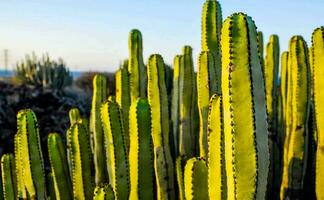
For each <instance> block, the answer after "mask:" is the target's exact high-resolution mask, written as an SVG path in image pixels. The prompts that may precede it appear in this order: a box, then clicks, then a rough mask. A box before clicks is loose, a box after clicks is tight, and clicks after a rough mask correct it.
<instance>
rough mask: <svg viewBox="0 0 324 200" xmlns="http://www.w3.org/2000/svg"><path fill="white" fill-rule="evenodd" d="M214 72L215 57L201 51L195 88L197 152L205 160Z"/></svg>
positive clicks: (213, 89) (214, 80)
mask: <svg viewBox="0 0 324 200" xmlns="http://www.w3.org/2000/svg"><path fill="white" fill-rule="evenodd" d="M215 74H216V71H215V57H214V54H213V53H211V52H209V51H203V52H201V53H200V55H199V61H198V73H197V86H198V107H199V119H200V120H199V121H200V129H199V152H200V157H203V158H207V155H208V143H207V119H208V106H209V100H210V97H211V96H212V95H213V94H216V92H217V78H216V75H215Z"/></svg>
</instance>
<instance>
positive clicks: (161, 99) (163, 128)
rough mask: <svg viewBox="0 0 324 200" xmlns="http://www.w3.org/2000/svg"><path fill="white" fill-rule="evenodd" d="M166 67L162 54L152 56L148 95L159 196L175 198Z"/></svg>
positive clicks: (148, 71)
mask: <svg viewBox="0 0 324 200" xmlns="http://www.w3.org/2000/svg"><path fill="white" fill-rule="evenodd" d="M164 68H165V66H164V62H163V58H162V57H161V56H160V55H157V54H155V55H152V56H150V58H149V61H148V65H147V75H148V84H147V86H148V88H147V96H148V102H149V104H150V106H151V113H152V138H153V145H154V165H155V177H156V183H157V198H158V199H169V198H170V199H174V198H175V197H174V195H175V193H174V169H173V161H172V157H171V152H170V146H169V114H168V113H169V112H168V97H167V92H166V87H165V77H164V75H165V69H164ZM190 100H191V99H190Z"/></svg>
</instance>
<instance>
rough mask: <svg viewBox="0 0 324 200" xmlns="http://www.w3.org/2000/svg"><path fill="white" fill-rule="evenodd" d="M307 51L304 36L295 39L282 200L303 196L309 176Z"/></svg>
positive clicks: (290, 66)
mask: <svg viewBox="0 0 324 200" xmlns="http://www.w3.org/2000/svg"><path fill="white" fill-rule="evenodd" d="M307 51H308V49H307V45H306V42H305V41H304V39H303V38H302V37H301V36H294V37H293V38H292V39H291V40H290V47H289V56H290V57H289V73H290V74H289V78H290V84H291V85H290V87H289V89H288V90H289V91H288V92H289V94H288V95H289V97H288V98H290V100H289V102H290V104H288V107H287V109H288V110H290V111H289V113H290V115H287V116H289V118H288V122H287V123H288V124H287V126H288V130H289V131H287V132H286V133H287V135H286V137H285V146H284V159H283V176H282V177H283V179H282V184H281V192H280V196H281V199H284V198H286V197H289V198H296V195H297V196H299V195H301V194H302V193H301V192H302V189H303V180H304V176H305V172H306V160H305V159H307V158H306V152H305V151H306V149H307V143H308V142H307V138H308V131H307V124H308V115H309V108H310V107H309V106H310V102H309V99H310V69H309V63H308V52H307Z"/></svg>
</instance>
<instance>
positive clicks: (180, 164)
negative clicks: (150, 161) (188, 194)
mask: <svg viewBox="0 0 324 200" xmlns="http://www.w3.org/2000/svg"><path fill="white" fill-rule="evenodd" d="M185 165H186V159H185V158H184V157H182V156H178V157H177V159H176V163H175V170H176V176H177V184H178V190H179V200H185V189H184V168H185Z"/></svg>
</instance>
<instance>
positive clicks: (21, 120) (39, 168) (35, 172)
mask: <svg viewBox="0 0 324 200" xmlns="http://www.w3.org/2000/svg"><path fill="white" fill-rule="evenodd" d="M17 124H18V134H20V142H19V144H20V145H19V154H20V156H21V157H20V158H21V164H22V166H23V167H22V176H23V180H24V185H25V188H26V190H27V193H28V196H29V197H30V198H31V199H39V200H40V199H45V198H46V185H45V172H44V163H43V155H42V149H41V142H40V138H39V129H38V125H37V119H36V116H35V113H34V112H33V111H31V110H28V109H27V110H21V111H19V112H18V115H17Z"/></svg>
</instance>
